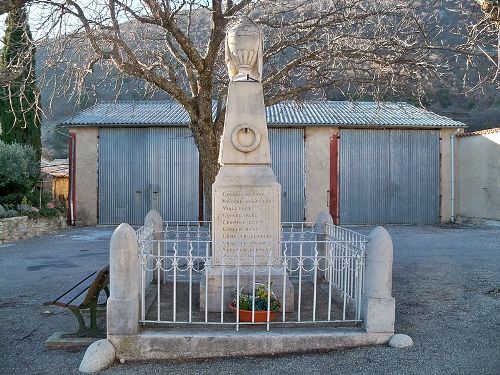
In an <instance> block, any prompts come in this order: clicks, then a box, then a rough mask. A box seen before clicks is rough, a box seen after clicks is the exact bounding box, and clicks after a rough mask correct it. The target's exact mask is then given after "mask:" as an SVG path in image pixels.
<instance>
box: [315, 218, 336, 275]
mask: <svg viewBox="0 0 500 375" xmlns="http://www.w3.org/2000/svg"><path fill="white" fill-rule="evenodd" d="M327 224H333V219H332V217H331V215H330V213H329V212H328V211H326V210H325V211H322V212H320V214H319V215H318V217H317V218H316V224H314V230H315V232H316V241H318V244H317V247H316V249H317V250H318V256H319V257H325V256H326V243H325V242H323V241H326V240H327V235H326V225H327ZM319 268H320V270H318V274H317V275H318V276H317V278H318V282H322V281H324V279H325V271H324V270H325V261H324V258H323V259H320V261H319Z"/></svg>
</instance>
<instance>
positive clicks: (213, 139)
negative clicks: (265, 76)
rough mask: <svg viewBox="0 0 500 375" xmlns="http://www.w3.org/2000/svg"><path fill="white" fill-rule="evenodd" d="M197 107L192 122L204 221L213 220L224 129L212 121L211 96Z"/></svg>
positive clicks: (199, 99)
mask: <svg viewBox="0 0 500 375" xmlns="http://www.w3.org/2000/svg"><path fill="white" fill-rule="evenodd" d="M207 91H208V90H207ZM208 92H210V91H208ZM197 105H198V118H197V119H196V120H193V119H192V120H191V130H192V133H193V137H194V141H195V143H196V146H197V147H198V152H199V154H200V169H201V172H202V176H203V195H204V197H205V207H206V211H205V217H204V219H205V220H211V218H212V184H213V183H214V181H215V177H216V176H217V173H218V172H219V168H220V166H219V143H220V136H221V134H222V127H221V126H220V125H218V124H214V122H213V120H212V99H211V97H210V96H204V97H200V98H198V101H197ZM219 128H220V129H219Z"/></svg>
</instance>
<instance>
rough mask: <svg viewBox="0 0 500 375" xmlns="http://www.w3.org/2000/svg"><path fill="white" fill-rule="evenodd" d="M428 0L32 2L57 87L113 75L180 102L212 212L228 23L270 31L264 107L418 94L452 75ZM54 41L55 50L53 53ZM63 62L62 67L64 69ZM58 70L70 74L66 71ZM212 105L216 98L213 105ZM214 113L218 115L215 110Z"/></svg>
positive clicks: (77, 86)
mask: <svg viewBox="0 0 500 375" xmlns="http://www.w3.org/2000/svg"><path fill="white" fill-rule="evenodd" d="M438 3H439V2H436V3H432V2H429V1H423V2H420V1H414V0H398V1H366V0H281V1H264V0H240V1H232V0H211V1H209V0H175V1H166V0H161V1H160V0H158V1H155V0H142V1H134V0H92V1H89V2H87V3H86V6H85V7H83V6H82V5H80V3H79V2H77V1H74V0H59V1H57V0H56V1H49V0H36V6H37V7H39V9H40V12H41V13H43V14H45V15H46V17H42V19H41V24H40V26H41V27H42V28H43V29H44V30H45V34H46V35H47V38H50V40H46V41H45V44H46V45H48V44H50V48H47V49H48V50H50V51H52V55H51V56H50V58H49V59H48V61H49V65H50V64H51V66H49V68H53V69H58V72H59V73H60V74H55V75H52V77H55V78H54V79H58V80H63V81H62V82H60V83H58V84H57V85H55V86H57V87H58V89H61V87H63V88H66V89H67V90H71V91H72V94H73V95H75V96H77V97H78V95H80V93H81V92H82V90H83V89H84V87H85V79H86V77H87V76H89V75H91V74H93V72H95V71H98V72H99V74H100V75H101V76H102V77H107V75H109V74H111V72H112V71H116V70H117V71H119V72H120V74H122V75H125V76H133V77H137V78H140V79H142V80H144V82H146V83H147V88H148V89H152V90H154V89H156V90H161V91H163V92H165V93H167V94H168V95H169V96H170V97H171V98H172V99H174V100H176V101H177V102H179V103H180V104H181V105H182V106H183V107H184V108H185V109H186V111H187V113H188V115H189V118H190V120H191V124H190V129H191V131H192V134H193V137H194V140H195V142H196V145H197V147H198V149H199V152H200V159H201V168H202V171H203V182H204V193H205V197H206V202H207V204H208V206H209V207H208V208H209V210H210V208H211V207H210V202H211V186H212V183H213V181H214V179H215V176H216V174H217V172H218V163H217V159H218V152H219V139H220V136H221V133H222V129H223V119H224V113H225V112H224V106H225V104H224V98H225V95H226V88H227V81H228V78H227V74H226V71H225V67H224V64H223V41H224V37H225V30H226V29H227V28H228V26H229V25H230V23H231V22H232V20H234V19H235V18H236V17H238V16H239V15H242V14H248V15H249V16H250V18H252V19H253V20H254V21H255V22H257V23H259V24H260V25H262V27H263V30H264V35H265V55H264V63H265V65H264V80H263V84H264V89H265V100H266V104H267V105H269V104H274V103H278V102H280V101H282V100H287V99H294V98H304V97H307V96H310V95H315V96H316V97H318V96H321V95H325V92H327V91H328V90H333V89H335V90H338V91H340V92H343V93H348V94H353V95H358V96H362V95H365V94H370V96H371V97H383V96H384V95H386V94H388V93H397V92H401V91H404V92H406V93H412V94H414V95H416V96H417V97H418V96H419V94H421V93H422V92H423V90H424V87H425V85H426V84H427V83H428V82H430V81H435V80H436V79H439V78H441V77H444V76H445V75H447V74H450V72H449V71H446V63H445V62H444V61H443V60H442V59H441V57H440V55H439V53H438V52H437V50H436V49H434V48H429V47H430V46H431V44H430V43H429V40H430V39H429V38H432V37H434V36H436V35H438V34H439V30H437V28H436V21H435V20H436V17H437V16H438V13H437V12H438V7H437V6H436V4H438ZM56 46H57V48H56ZM61 67H64V69H62V68H61ZM63 77H65V78H63ZM214 101H215V103H216V104H215V105H214V104H213V103H214ZM214 108H215V110H214Z"/></svg>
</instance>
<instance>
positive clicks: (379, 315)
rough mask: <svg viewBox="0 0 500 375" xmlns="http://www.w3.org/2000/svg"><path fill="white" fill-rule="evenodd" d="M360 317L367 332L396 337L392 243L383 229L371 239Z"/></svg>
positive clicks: (372, 235)
mask: <svg viewBox="0 0 500 375" xmlns="http://www.w3.org/2000/svg"><path fill="white" fill-rule="evenodd" d="M361 298H362V301H361V304H362V305H361V314H362V317H363V326H364V329H365V331H366V332H381V333H390V334H393V333H394V319H395V300H394V298H393V297H392V239H391V236H390V235H389V233H388V232H387V231H386V230H385V229H384V228H382V227H377V228H375V229H373V230H372V231H371V232H370V234H369V235H368V243H367V245H366V263H365V275H364V287H363V292H362V297H361Z"/></svg>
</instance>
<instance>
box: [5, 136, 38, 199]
mask: <svg viewBox="0 0 500 375" xmlns="http://www.w3.org/2000/svg"><path fill="white" fill-rule="evenodd" d="M39 173H40V161H39V160H38V158H37V156H36V152H35V150H34V149H33V148H32V147H31V146H27V145H20V144H17V143H12V144H7V143H4V142H2V141H0V196H5V195H11V194H26V193H28V192H29V191H30V190H31V189H32V188H33V186H34V185H35V184H36V182H37V180H38V175H39ZM5 203H7V202H5ZM10 203H19V201H18V202H10Z"/></svg>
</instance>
